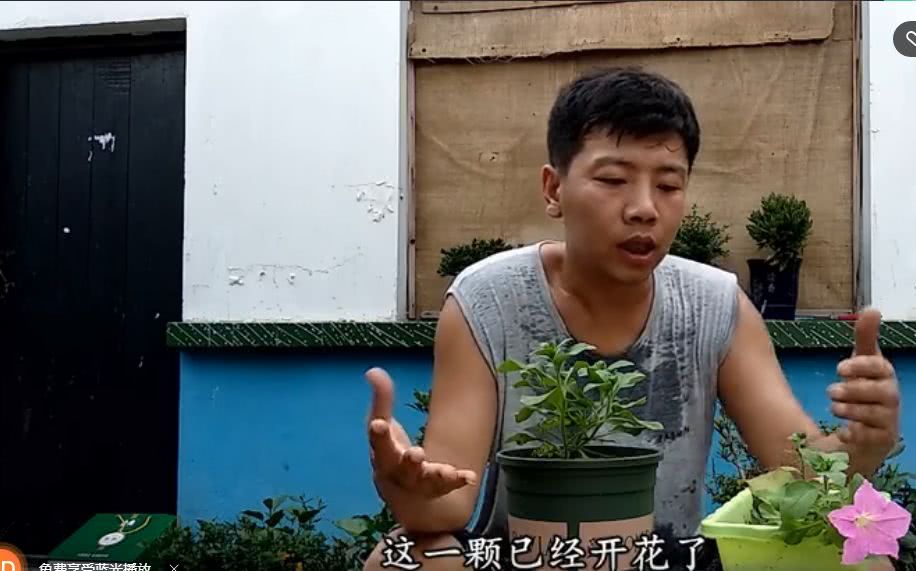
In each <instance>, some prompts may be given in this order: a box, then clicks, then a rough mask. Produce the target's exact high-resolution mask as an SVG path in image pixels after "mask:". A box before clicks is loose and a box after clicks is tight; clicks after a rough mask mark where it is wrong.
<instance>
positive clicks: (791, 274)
mask: <svg viewBox="0 0 916 571" xmlns="http://www.w3.org/2000/svg"><path fill="white" fill-rule="evenodd" d="M747 266H748V270H749V271H750V286H751V287H750V292H749V297H750V298H751V302H753V304H754V307H756V308H757V310H758V311H760V313H761V314H762V315H763V318H764V319H785V320H793V319H795V308H796V305H797V303H798V275H799V270H800V269H801V261H797V262H795V263H793V264H791V265H789V266H788V267H786V269H785V270H780V269H779V267H778V266H774V265H772V264H768V263H767V262H766V260H762V259H753V260H748V261H747Z"/></svg>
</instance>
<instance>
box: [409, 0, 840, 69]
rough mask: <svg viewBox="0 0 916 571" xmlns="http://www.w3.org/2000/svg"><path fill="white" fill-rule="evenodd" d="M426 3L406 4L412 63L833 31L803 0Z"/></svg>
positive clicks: (755, 41)
mask: <svg viewBox="0 0 916 571" xmlns="http://www.w3.org/2000/svg"><path fill="white" fill-rule="evenodd" d="M843 1H844V3H846V4H848V2H845V0H843ZM427 4H429V3H423V4H422V6H421V8H420V9H417V7H416V5H414V11H413V24H412V31H411V42H410V45H409V54H410V57H412V58H417V59H465V58H468V59H477V58H485V59H487V58H508V59H516V58H524V57H543V56H549V55H552V54H560V53H572V52H582V51H592V50H609V49H614V50H618V49H619V50H624V49H628V50H636V49H663V48H674V47H682V48H697V47H711V46H739V45H748V46H750V45H763V44H773V43H787V42H792V41H812V40H824V39H826V38H828V37H830V35H831V32H832V31H833V30H834V3H833V2H810V1H804V0H795V1H770V0H756V1H746V2H737V1H728V2H721V1H715V0H712V1H700V0H697V1H683V0H673V1H667V2H666V1H652V2H647V1H628V2H588V3H576V4H575V5H567V6H553V7H544V8H539V9H515V10H500V11H486V12H469V13H468V12H462V13H426V7H427ZM465 4H466V3H465Z"/></svg>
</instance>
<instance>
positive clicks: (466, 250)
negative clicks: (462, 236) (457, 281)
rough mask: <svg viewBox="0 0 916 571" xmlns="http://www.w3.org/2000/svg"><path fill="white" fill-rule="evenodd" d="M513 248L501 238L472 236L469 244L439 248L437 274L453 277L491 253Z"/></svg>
mask: <svg viewBox="0 0 916 571" xmlns="http://www.w3.org/2000/svg"><path fill="white" fill-rule="evenodd" d="M512 248H514V246H512V245H511V244H507V243H506V241H505V240H503V239H502V238H490V239H481V238H474V239H473V240H472V241H471V242H470V243H469V244H459V245H458V246H452V247H451V248H447V249H443V250H441V251H440V252H441V254H442V257H441V258H440V259H439V269H438V272H437V273H438V274H439V275H440V276H442V277H444V278H454V277H455V276H457V275H458V274H460V273H461V272H462V271H463V270H464V269H465V268H467V267H468V266H470V265H471V264H473V263H475V262H478V261H480V260H483V259H484V258H488V257H490V256H492V255H493V254H497V253H499V252H505V251H506V250H511V249H512Z"/></svg>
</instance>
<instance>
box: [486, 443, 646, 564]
mask: <svg viewBox="0 0 916 571" xmlns="http://www.w3.org/2000/svg"><path fill="white" fill-rule="evenodd" d="M590 450H591V451H593V452H595V451H597V452H599V454H600V456H601V457H600V458H587V459H570V460H567V459H556V458H535V457H532V456H531V452H532V449H530V448H512V449H506V450H503V451H501V452H499V453H498V454H497V462H498V463H499V464H500V465H501V466H502V469H503V473H504V474H505V482H506V491H507V508H508V519H509V522H508V523H509V535H510V539H512V540H514V539H516V538H520V537H528V538H531V539H532V543H531V548H530V550H529V551H527V552H526V553H524V554H523V555H519V556H518V557H517V560H518V562H519V563H529V564H530V563H532V562H534V561H536V560H537V559H538V558H539V557H541V558H542V562H545V563H546V561H547V560H548V559H549V557H550V547H551V543H552V542H553V541H554V538H555V537H559V539H561V540H567V539H571V538H574V537H576V538H578V539H579V540H580V542H579V544H578V545H579V548H580V549H583V550H584V551H585V552H586V555H589V549H590V548H594V546H595V545H597V544H594V543H592V541H593V540H599V539H610V538H614V537H620V538H623V543H622V544H621V545H622V546H625V547H626V548H627V552H626V553H624V554H621V555H618V556H617V565H616V567H610V566H609V565H610V562H609V561H608V562H606V563H605V564H604V565H602V568H604V569H628V568H630V567H631V566H632V560H633V558H634V557H635V556H636V552H637V551H638V550H636V549H634V547H633V545H634V542H635V540H636V539H638V538H639V537H641V536H643V535H646V534H651V533H652V530H653V528H654V523H655V518H654V511H655V475H656V470H657V469H658V464H659V462H660V461H661V458H662V454H661V452H659V451H657V450H653V449H650V448H630V447H622V446H596V447H594V448H591V449H590ZM584 561H585V558H583V562H584ZM596 562H597V560H592V559H590V560H589V561H588V563H587V565H588V567H589V568H590V569H592V568H594V565H595V563H596Z"/></svg>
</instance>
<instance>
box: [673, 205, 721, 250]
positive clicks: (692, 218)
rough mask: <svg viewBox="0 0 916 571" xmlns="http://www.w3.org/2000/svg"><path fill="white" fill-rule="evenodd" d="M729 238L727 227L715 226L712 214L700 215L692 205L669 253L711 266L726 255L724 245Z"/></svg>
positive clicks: (695, 206)
mask: <svg viewBox="0 0 916 571" xmlns="http://www.w3.org/2000/svg"><path fill="white" fill-rule="evenodd" d="M730 239H731V237H730V236H729V235H728V226H727V225H724V224H723V225H720V224H717V223H716V222H714V221H713V220H712V214H711V213H709V212H707V213H705V214H700V212H699V210H698V208H697V205H696V204H694V205H693V206H692V207H691V209H690V212H689V213H688V214H687V215H686V216H684V219H683V220H682V221H681V225H680V227H678V230H677V234H676V235H675V237H674V242H673V243H672V244H671V249H670V253H671V254H672V255H675V256H680V257H682V258H687V259H689V260H694V261H697V262H700V263H703V264H710V265H712V264H713V263H714V262H715V261H716V260H717V259H719V258H723V257H725V256H727V255H728V249H727V248H726V244H728V241H729V240H730Z"/></svg>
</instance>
